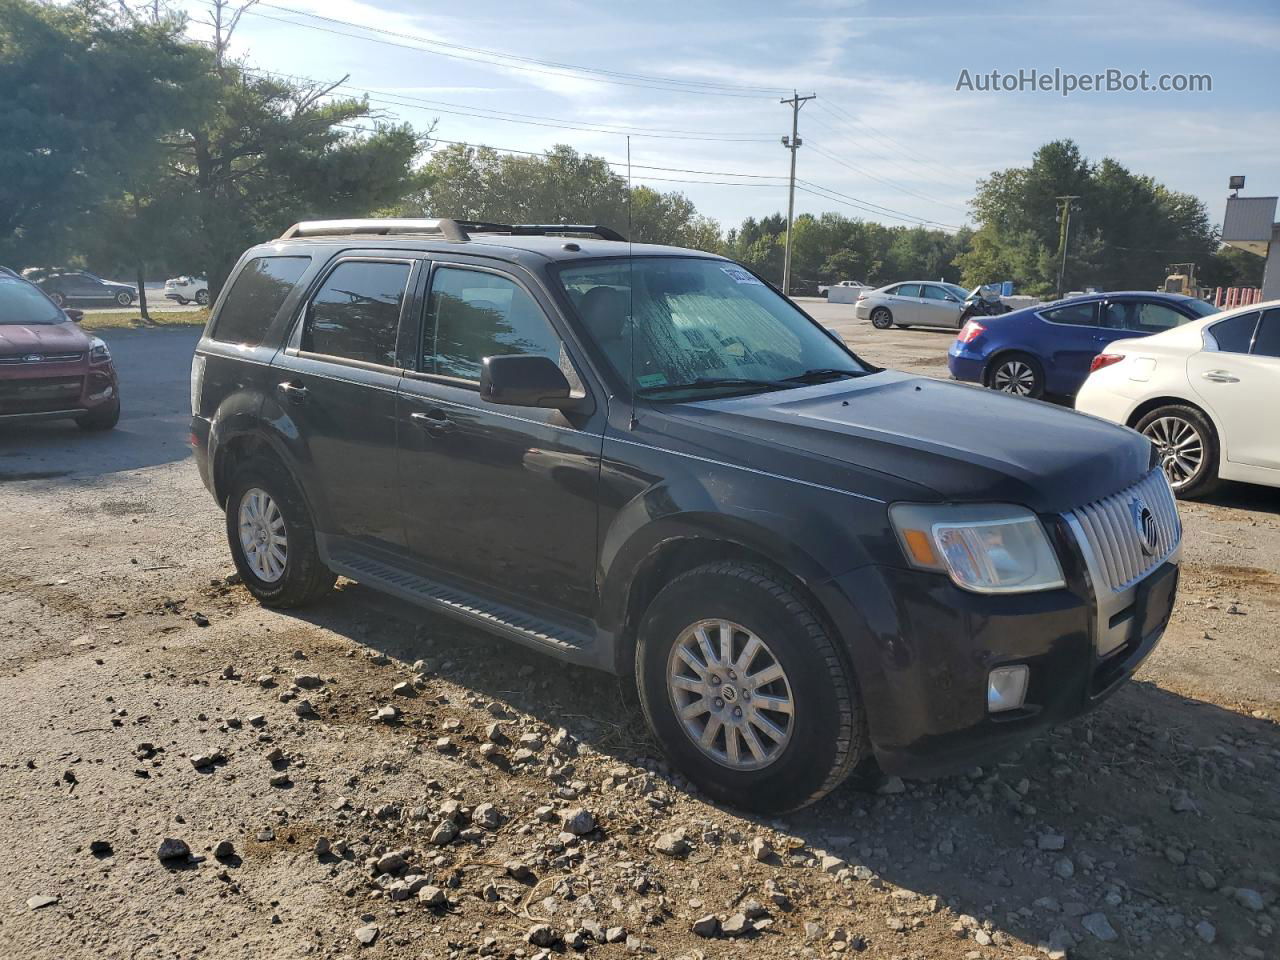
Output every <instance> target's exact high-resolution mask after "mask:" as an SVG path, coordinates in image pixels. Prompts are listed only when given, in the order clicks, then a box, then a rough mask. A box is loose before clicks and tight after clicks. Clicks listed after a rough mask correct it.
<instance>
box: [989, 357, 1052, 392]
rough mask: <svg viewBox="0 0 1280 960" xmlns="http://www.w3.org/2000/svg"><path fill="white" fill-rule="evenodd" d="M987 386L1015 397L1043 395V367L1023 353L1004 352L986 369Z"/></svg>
mask: <svg viewBox="0 0 1280 960" xmlns="http://www.w3.org/2000/svg"><path fill="white" fill-rule="evenodd" d="M987 386H988V387H990V388H991V389H992V390H999V391H1000V392H1001V393H1009V394H1012V395H1013V396H1015V397H1032V398H1038V397H1042V396H1044V368H1043V367H1041V366H1040V361H1038V360H1037V359H1036V358H1035V357H1032V356H1029V355H1027V354H1025V353H1006V354H1004V355H1002V356H1000V357H998V358H997V359H996V362H995V363H994V364H992V365H991V367H990V368H989V369H988V371H987Z"/></svg>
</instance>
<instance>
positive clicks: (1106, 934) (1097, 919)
mask: <svg viewBox="0 0 1280 960" xmlns="http://www.w3.org/2000/svg"><path fill="white" fill-rule="evenodd" d="M1080 925H1081V926H1082V927H1084V928H1085V929H1086V930H1088V931H1089V932H1090V933H1092V934H1093V935H1094V936H1095V937H1097V938H1098V939H1099V940H1101V941H1102V942H1103V943H1110V942H1111V941H1112V940H1115V939H1118V938H1119V936H1120V935H1119V934H1118V933H1116V930H1115V927H1113V926H1111V921H1110V920H1108V919H1107V915H1106V914H1105V913H1090V914H1087V915H1085V916H1083V917H1081V918H1080Z"/></svg>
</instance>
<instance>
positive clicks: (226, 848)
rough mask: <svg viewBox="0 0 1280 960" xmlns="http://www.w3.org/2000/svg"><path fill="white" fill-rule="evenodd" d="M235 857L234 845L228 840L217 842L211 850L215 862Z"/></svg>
mask: <svg viewBox="0 0 1280 960" xmlns="http://www.w3.org/2000/svg"><path fill="white" fill-rule="evenodd" d="M235 855H236V845H235V844H234V843H232V842H231V841H230V840H219V841H218V842H217V844H215V845H214V848H213V856H214V859H215V860H230V859H231V858H232V857H234V856H235Z"/></svg>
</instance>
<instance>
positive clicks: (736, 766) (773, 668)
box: [667, 620, 795, 771]
mask: <svg viewBox="0 0 1280 960" xmlns="http://www.w3.org/2000/svg"><path fill="white" fill-rule="evenodd" d="M667 692H668V695H669V696H670V698H671V706H672V708H673V709H674V711H675V715H676V718H677V719H678V720H679V721H680V725H681V727H682V728H683V730H684V732H685V734H686V735H687V736H688V737H689V739H690V740H691V741H693V743H694V745H695V746H696V747H697V748H698V749H699V750H700V751H701V752H702V753H704V754H705V755H706V756H708V757H710V758H711V759H712V760H714V761H715V762H716V763H718V764H720V765H722V766H725V767H729V768H730V769H732V770H739V771H750V770H760V769H763V768H764V767H767V766H769V765H770V764H772V763H773V762H774V761H776V760H777V759H778V758H779V757H780V756H781V755H782V753H783V751H784V750H785V749H786V747H787V744H789V743H790V742H791V735H792V732H793V731H794V729H795V701H794V699H793V697H792V693H791V684H790V682H789V681H788V679H787V674H786V671H784V670H783V668H782V664H781V663H780V662H779V661H778V659H777V657H776V656H774V654H773V651H771V650H770V649H769V647H768V645H767V644H766V643H765V642H764V640H762V639H761V638H760V637H758V636H757V635H756V634H755V633H753V632H752V631H750V630H748V629H747V628H746V627H743V626H741V625H740V624H737V623H732V622H731V621H728V620H699V621H698V622H697V623H694V624H691V625H690V626H688V627H686V628H685V629H684V630H683V631H682V632H681V634H680V635H679V637H677V638H676V642H675V644H674V645H673V646H672V648H671V655H670V656H669V657H668V658H667Z"/></svg>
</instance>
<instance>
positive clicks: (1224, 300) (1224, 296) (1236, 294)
mask: <svg viewBox="0 0 1280 960" xmlns="http://www.w3.org/2000/svg"><path fill="white" fill-rule="evenodd" d="M1261 299H1262V288H1261V287H1214V288H1213V305H1214V306H1215V307H1222V308H1223V309H1224V310H1226V309H1230V308H1231V307H1247V306H1248V305H1249V304H1251V303H1257V302H1258V301H1259V300H1261Z"/></svg>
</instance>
